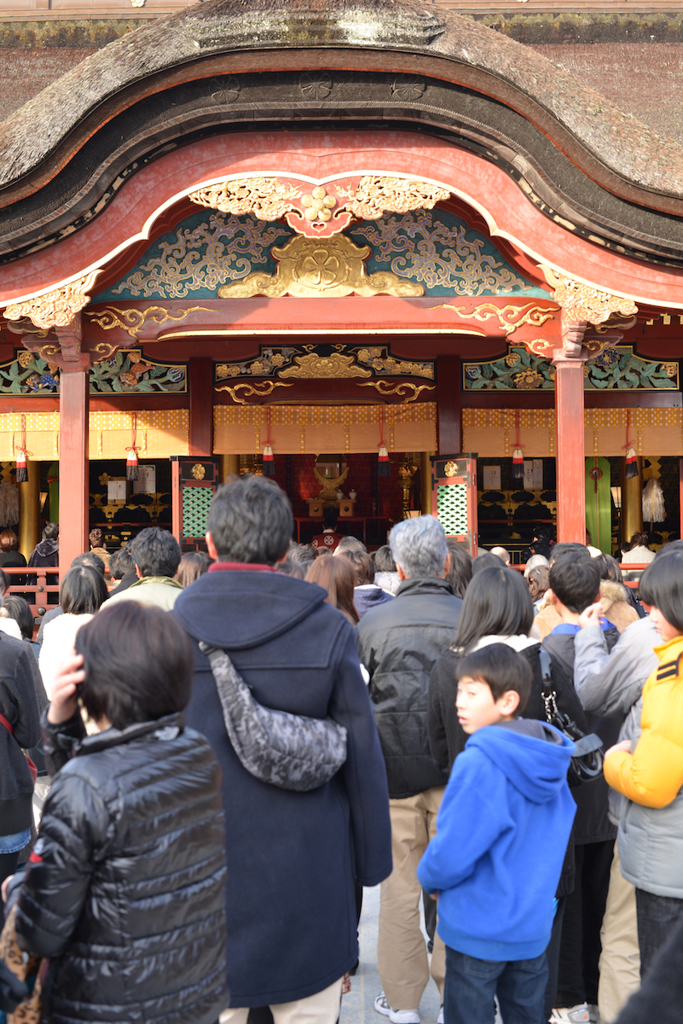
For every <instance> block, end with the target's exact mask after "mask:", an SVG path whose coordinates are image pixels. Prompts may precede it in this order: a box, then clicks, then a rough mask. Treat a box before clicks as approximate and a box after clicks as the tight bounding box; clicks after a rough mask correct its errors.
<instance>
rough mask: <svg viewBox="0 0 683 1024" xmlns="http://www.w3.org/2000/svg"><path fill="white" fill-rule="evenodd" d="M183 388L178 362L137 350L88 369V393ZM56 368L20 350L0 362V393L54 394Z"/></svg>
mask: <svg viewBox="0 0 683 1024" xmlns="http://www.w3.org/2000/svg"><path fill="white" fill-rule="evenodd" d="M186 391H187V368H186V367H185V366H184V365H182V364H178V365H177V364H172V363H159V362H156V361H155V360H153V359H145V358H144V357H143V355H142V352H141V350H140V349H125V350H121V351H119V352H116V354H115V355H113V356H111V358H110V359H104V360H103V361H102V362H100V363H95V365H94V366H93V367H92V369H91V370H90V394H91V395H108V394H121V395H129V394H138V395H139V394H157V395H158V394H171V393H175V394H177V393H179V392H180V393H184V392H186ZM58 394H59V367H58V366H56V365H55V364H54V363H49V362H46V361H45V360H44V359H41V358H40V357H39V356H37V355H34V353H33V352H28V351H27V350H26V349H21V350H20V351H19V352H18V353H17V357H16V359H13V360H12V361H11V362H10V363H3V364H1V365H0V395H33V396H40V395H58Z"/></svg>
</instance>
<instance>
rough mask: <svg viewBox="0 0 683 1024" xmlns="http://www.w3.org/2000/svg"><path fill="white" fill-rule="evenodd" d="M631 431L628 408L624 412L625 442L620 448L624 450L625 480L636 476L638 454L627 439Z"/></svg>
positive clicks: (631, 442)
mask: <svg viewBox="0 0 683 1024" xmlns="http://www.w3.org/2000/svg"><path fill="white" fill-rule="evenodd" d="M630 433H631V410H630V409H629V410H628V411H627V413H626V444H624V445H622V446H621V447H622V450H624V449H625V450H626V468H625V470H624V476H625V477H626V479H627V480H632V479H633V478H634V476H638V456H637V455H636V450H635V448H634V447H633V441H631V440H630V439H629V436H628V435H629V434H630Z"/></svg>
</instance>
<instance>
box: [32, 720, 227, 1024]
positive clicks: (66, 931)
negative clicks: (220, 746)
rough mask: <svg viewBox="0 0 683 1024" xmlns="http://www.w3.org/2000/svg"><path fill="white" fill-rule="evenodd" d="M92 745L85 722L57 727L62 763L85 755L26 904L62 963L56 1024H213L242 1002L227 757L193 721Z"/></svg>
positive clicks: (57, 799) (52, 799)
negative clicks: (233, 918) (234, 958)
mask: <svg viewBox="0 0 683 1024" xmlns="http://www.w3.org/2000/svg"><path fill="white" fill-rule="evenodd" d="M44 724H45V723H44ZM83 737H84V732H83V727H82V722H81V720H80V715H79V716H75V717H74V718H73V719H71V721H70V722H69V723H66V724H65V725H64V726H60V727H59V728H58V729H57V728H56V727H54V726H51V727H50V726H48V727H47V735H46V754H48V758H50V757H52V760H53V765H54V763H55V762H57V763H59V762H60V761H64V760H65V759H67V758H68V757H69V754H70V753H73V754H74V755H75V756H73V758H72V759H71V760H68V761H67V763H66V764H65V765H64V767H62V768H61V770H60V771H59V774H58V775H57V777H56V778H55V781H54V784H53V786H52V789H51V791H50V794H49V797H48V799H47V801H46V803H45V808H44V813H43V818H42V822H41V826H40V834H39V839H38V843H37V844H36V847H35V850H34V852H33V854H32V855H31V863H30V865H29V869H28V871H27V874H26V877H25V880H24V882H23V885H22V888H21V892H20V895H19V901H18V917H17V935H18V939H19V943H20V945H21V946H22V947H23V948H24V949H25V950H26V951H28V952H31V953H34V954H36V955H38V956H43V957H50V958H51V959H50V967H49V973H48V976H47V981H46V985H45V999H44V1018H45V1019H48V1020H49V1021H50V1022H51V1024H74V1022H77V1021H88V1022H92V1021H98V1022H114V1021H116V1022H124V1021H125V1022H126V1024H134V1022H138V1021H139V1022H142V1021H145V1022H152V1021H154V1022H158V1024H162V1022H163V1024H212V1022H213V1021H215V1020H216V1019H217V1018H218V1015H219V1013H220V1011H221V1010H223V1009H224V1008H225V1007H226V1006H227V1004H228V995H227V993H226V990H225V976H226V964H225V941H226V935H225V891H224V890H225V854H224V836H223V810H222V801H221V795H220V770H219V768H218V763H217V761H216V758H215V756H214V754H213V751H212V750H211V747H210V746H209V744H208V743H207V741H206V740H205V739H204V737H203V736H201V735H200V734H199V733H197V732H194V730H191V729H185V728H184V723H183V718H182V716H180V715H172V716H169V717H167V718H163V719H159V720H158V721H154V722H145V723H141V724H137V725H133V726H130V727H129V728H127V729H125V730H123V731H121V732H119V731H118V730H116V729H108V730H107V731H106V732H103V733H100V734H98V735H95V736H90V737H87V738H83Z"/></svg>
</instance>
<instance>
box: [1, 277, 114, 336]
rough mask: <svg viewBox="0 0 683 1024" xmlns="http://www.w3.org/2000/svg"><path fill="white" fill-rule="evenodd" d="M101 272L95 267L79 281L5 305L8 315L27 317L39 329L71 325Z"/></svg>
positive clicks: (8, 316)
mask: <svg viewBox="0 0 683 1024" xmlns="http://www.w3.org/2000/svg"><path fill="white" fill-rule="evenodd" d="M99 273H100V271H99V270H93V271H92V272H91V273H90V274H86V275H85V276H84V277H79V278H78V280H76V281H70V282H69V284H65V285H63V286H62V287H61V288H55V290H54V291H51V292H46V293H45V294H44V295H38V296H37V297H36V298H32V299H26V300H25V301H24V302H14V303H11V304H10V305H9V306H7V307H6V308H5V317H6V319H7V320H13V321H14V320H22V319H23V318H24V317H28V319H29V320H30V321H31V323H32V324H33V326H34V327H38V328H39V329H40V330H50V329H51V328H52V327H68V326H69V324H70V323H71V322H72V320H73V318H74V317H75V315H76V313H80V311H81V310H82V309H83V307H84V306H87V305H88V303H89V302H90V295H89V294H88V292H89V291H90V289H91V288H92V286H93V284H94V282H95V278H96V277H97V275H98V274H99Z"/></svg>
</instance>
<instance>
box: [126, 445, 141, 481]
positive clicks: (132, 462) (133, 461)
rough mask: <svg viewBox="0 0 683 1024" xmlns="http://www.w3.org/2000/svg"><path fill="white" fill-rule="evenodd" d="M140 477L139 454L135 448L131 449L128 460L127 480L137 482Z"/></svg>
mask: <svg viewBox="0 0 683 1024" xmlns="http://www.w3.org/2000/svg"><path fill="white" fill-rule="evenodd" d="M139 476H140V473H139V471H138V453H137V451H136V450H135V448H129V449H128V458H127V459H126V480H137V479H138V477H139Z"/></svg>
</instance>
